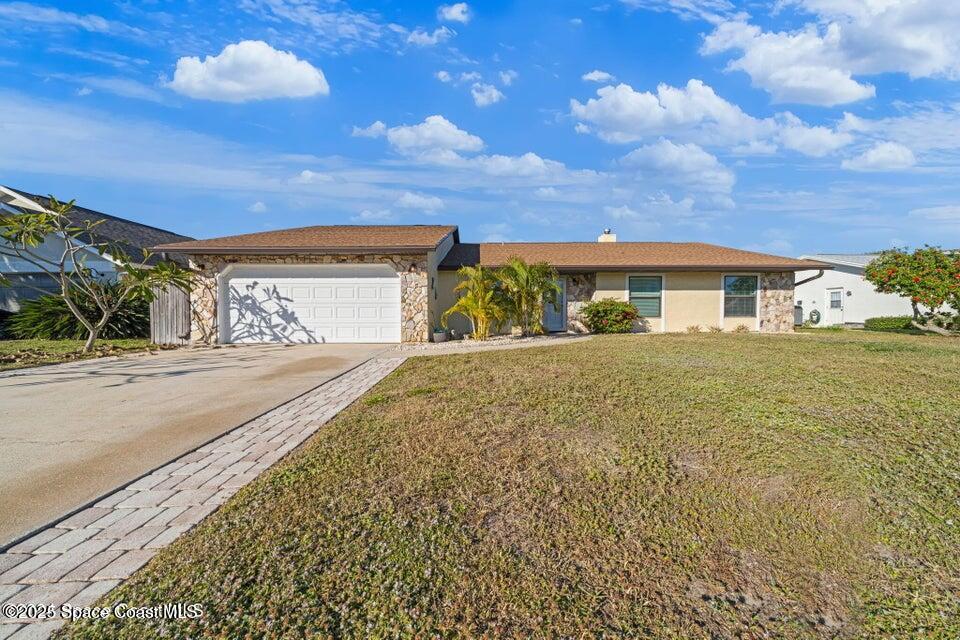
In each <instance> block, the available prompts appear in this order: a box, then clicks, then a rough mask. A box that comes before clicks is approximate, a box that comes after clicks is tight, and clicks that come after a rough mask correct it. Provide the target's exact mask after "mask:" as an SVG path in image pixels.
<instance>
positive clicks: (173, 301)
mask: <svg viewBox="0 0 960 640" xmlns="http://www.w3.org/2000/svg"><path fill="white" fill-rule="evenodd" d="M156 293H157V297H156V298H155V299H154V301H153V302H151V303H150V341H151V342H153V343H154V344H187V343H188V342H190V294H188V293H186V292H185V291H183V290H182V289H178V288H177V287H174V286H169V287H166V288H164V289H158V290H157V291H156Z"/></svg>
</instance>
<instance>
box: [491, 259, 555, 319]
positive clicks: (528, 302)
mask: <svg viewBox="0 0 960 640" xmlns="http://www.w3.org/2000/svg"><path fill="white" fill-rule="evenodd" d="M496 276H497V279H498V280H499V281H500V286H501V287H502V288H503V292H504V294H506V301H507V311H508V313H509V314H510V319H511V320H512V321H513V323H514V324H515V325H516V326H517V327H519V328H520V334H521V335H524V336H529V335H532V334H535V333H543V332H544V328H543V309H544V304H551V305H553V306H554V308H557V306H558V300H559V298H560V294H561V293H562V290H561V289H560V285H558V284H557V278H558V275H557V270H556V269H554V268H553V267H551V266H550V265H549V264H547V263H546V262H537V263H535V264H527V263H526V262H524V261H523V259H521V258H517V257H513V258H510V260H509V261H507V264H506V265H504V266H503V267H501V268H500V269H498V270H497V273H496Z"/></svg>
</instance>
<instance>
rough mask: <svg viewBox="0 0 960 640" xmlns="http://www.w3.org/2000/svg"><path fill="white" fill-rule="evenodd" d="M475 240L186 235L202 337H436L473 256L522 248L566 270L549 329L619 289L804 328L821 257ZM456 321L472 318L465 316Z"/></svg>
mask: <svg viewBox="0 0 960 640" xmlns="http://www.w3.org/2000/svg"><path fill="white" fill-rule="evenodd" d="M615 240H616V238H615V236H614V235H613V234H609V233H605V234H604V235H603V236H601V237H600V238H599V242H555V243H550V242H541V243H499V242H498V243H483V244H463V243H461V242H460V237H459V232H458V230H457V227H455V226H440V225H409V226H386V225H378V226H319V227H305V228H301V229H286V230H282V231H266V232H262V233H251V234H246V235H239V236H229V237H224V238H214V239H211V240H198V241H194V242H179V243H174V244H167V245H162V246H160V247H157V249H158V250H161V251H176V252H181V253H184V254H187V255H189V257H190V259H191V263H192V264H193V266H194V267H195V268H197V269H198V270H199V273H200V276H201V277H200V281H199V285H200V286H197V287H196V288H195V289H194V291H193V294H192V295H193V300H192V304H193V307H194V314H193V327H192V338H193V340H194V341H204V342H221V343H229V342H257V343H259V342H387V343H390V342H426V341H427V340H428V339H429V336H430V328H431V324H438V323H439V321H440V316H441V314H442V313H443V311H444V310H446V309H447V308H449V307H450V306H451V305H452V304H453V302H454V300H455V299H456V294H455V292H454V290H453V288H454V286H455V284H456V282H457V274H456V270H457V269H459V268H460V267H461V266H463V265H477V264H479V265H483V266H487V267H498V266H500V265H502V264H504V263H505V262H506V261H507V260H508V259H509V258H510V257H511V256H519V257H521V258H523V259H525V260H527V261H528V262H536V261H541V260H543V261H546V262H549V263H550V264H551V265H553V266H554V267H556V268H557V270H558V271H559V273H560V275H561V278H560V280H561V285H562V287H563V290H564V293H563V297H562V300H561V305H560V310H559V312H556V313H548V315H547V318H546V321H547V328H548V329H549V330H551V331H564V330H572V331H583V330H584V329H585V328H584V326H583V323H582V319H581V318H580V309H581V308H582V307H583V305H584V304H586V303H587V302H589V301H591V300H600V299H603V298H616V299H619V300H625V301H630V302H632V303H633V304H634V305H636V307H637V309H638V310H639V311H640V314H641V315H642V316H643V317H644V321H643V323H641V325H640V326H639V327H638V329H639V330H644V331H684V330H685V329H686V328H687V327H690V326H692V325H699V326H700V327H701V329H703V330H706V329H707V328H708V327H711V326H717V327H722V328H723V329H726V330H733V329H735V328H737V327H739V326H740V325H744V326H746V327H747V328H748V329H750V330H753V331H762V332H778V331H792V330H793V307H794V304H793V283H794V272H796V271H800V270H807V269H829V268H830V265H827V264H824V263H819V262H814V261H810V260H798V259H795V258H784V257H780V256H773V255H767V254H762V253H754V252H751V251H741V250H738V249H730V248H726V247H719V246H716V245H710V244H704V243H699V242H678V243H672V242H616V241H615ZM451 325H452V326H453V327H454V328H457V329H458V330H460V331H464V332H465V331H468V330H469V327H468V325H467V323H466V321H465V320H463V319H460V318H457V317H454V318H451Z"/></svg>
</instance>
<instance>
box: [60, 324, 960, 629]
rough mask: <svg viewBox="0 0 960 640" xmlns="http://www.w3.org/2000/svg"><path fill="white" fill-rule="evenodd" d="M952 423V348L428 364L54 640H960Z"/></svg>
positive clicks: (700, 345) (682, 339)
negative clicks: (177, 606)
mask: <svg viewBox="0 0 960 640" xmlns="http://www.w3.org/2000/svg"><path fill="white" fill-rule="evenodd" d="M878 344H882V345H888V346H886V347H883V348H878V347H877V346H876V345H878ZM958 425H960V345H958V344H957V343H956V342H950V341H949V340H944V339H930V338H915V337H910V336H884V337H883V338H882V339H881V338H879V337H877V336H875V335H870V336H866V337H864V335H863V334H852V333H842V334H831V335H815V336H813V335H804V336H756V335H716V334H707V333H701V334H690V335H686V334H685V335H666V336H609V337H600V338H596V339H594V340H592V341H589V342H585V343H579V344H571V345H567V346H563V347H555V348H547V349H526V350H517V351H498V352H486V353H476V354H466V355H455V356H442V357H433V358H414V359H411V360H409V361H408V362H407V363H406V364H405V365H404V366H403V367H401V368H400V369H399V370H398V371H397V372H395V373H394V374H393V375H391V376H390V377H388V378H387V379H386V380H384V381H383V382H381V383H380V384H379V385H377V387H376V388H375V389H373V390H372V392H371V393H370V394H368V395H367V396H366V397H365V398H364V399H363V401H361V402H358V403H356V404H355V405H353V406H352V407H351V408H349V409H348V410H347V411H345V412H344V413H343V414H341V415H340V416H338V417H337V418H336V419H335V420H334V421H333V422H332V423H331V424H329V425H328V426H327V427H325V428H324V429H322V430H321V431H320V432H319V433H318V434H317V435H316V436H315V437H314V438H312V439H311V441H310V442H309V443H308V445H307V446H306V447H305V448H304V449H303V450H301V451H300V452H298V453H296V454H295V455H293V456H291V457H290V458H289V459H288V460H287V461H285V462H284V463H282V464H281V465H280V466H278V467H277V468H275V469H274V470H272V471H271V472H269V473H267V474H266V475H265V476H263V477H262V478H260V479H259V480H258V481H257V482H255V483H253V484H252V485H251V486H249V487H247V488H246V489H245V490H243V491H242V492H240V493H239V494H238V495H237V496H236V497H235V498H234V499H233V500H232V501H231V502H230V503H228V504H227V505H226V506H225V507H224V508H223V509H221V510H220V511H219V512H218V513H216V514H215V515H214V516H212V517H211V518H210V519H209V520H208V521H207V522H206V523H204V524H203V525H202V526H200V527H199V528H198V529H197V530H195V531H194V532H192V533H191V534H189V535H187V536H186V537H184V538H182V539H181V540H179V541H178V542H177V543H175V544H174V545H172V546H171V547H170V548H168V549H167V550H165V551H164V552H162V553H161V554H160V555H158V556H157V557H156V558H155V559H154V561H153V562H151V563H150V565H148V567H147V568H146V569H145V570H144V571H141V572H140V573H138V574H137V575H136V576H135V577H134V578H133V579H132V580H131V581H130V582H129V583H128V584H126V585H125V586H123V587H122V588H120V589H119V590H117V591H116V592H114V593H112V594H110V595H109V596H108V598H107V600H108V601H111V602H117V601H124V602H128V603H138V604H146V603H157V602H177V601H179V602H194V601H197V602H202V603H204V604H205V606H206V615H205V616H204V618H203V619H202V620H200V621H147V622H144V621H128V622H118V621H105V622H98V623H85V624H82V625H76V626H73V627H70V628H68V630H67V633H66V634H65V635H68V636H70V637H77V638H103V637H121V638H137V639H138V640H139V639H140V638H142V637H144V635H145V634H146V635H147V636H152V635H167V636H170V637H231V638H232V637H257V638H260V637H273V638H285V637H304V636H312V635H315V636H319V637H433V636H444V637H446V636H462V637H531V636H536V637H554V636H565V637H581V636H591V637H594V636H616V637H642V636H654V637H664V638H717V637H719V638H734V637H747V638H754V637H788V638H807V637H891V636H898V637H918V636H929V637H957V636H958V635H960V622H958V620H960V603H958V598H957V594H958V592H960V588H958V587H960V565H958V556H957V553H956V549H957V548H960V471H958V469H960V427H958Z"/></svg>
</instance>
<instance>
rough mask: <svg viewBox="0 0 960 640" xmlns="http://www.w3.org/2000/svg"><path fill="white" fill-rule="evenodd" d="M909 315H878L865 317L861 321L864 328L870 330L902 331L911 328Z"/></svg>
mask: <svg viewBox="0 0 960 640" xmlns="http://www.w3.org/2000/svg"><path fill="white" fill-rule="evenodd" d="M911 320H913V318H912V317H911V316H879V317H877V318H867V319H866V320H865V321H864V323H863V328H864V329H869V330H870V331H903V330H904V329H912V328H913V326H912V325H911V324H910V321H911Z"/></svg>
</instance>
